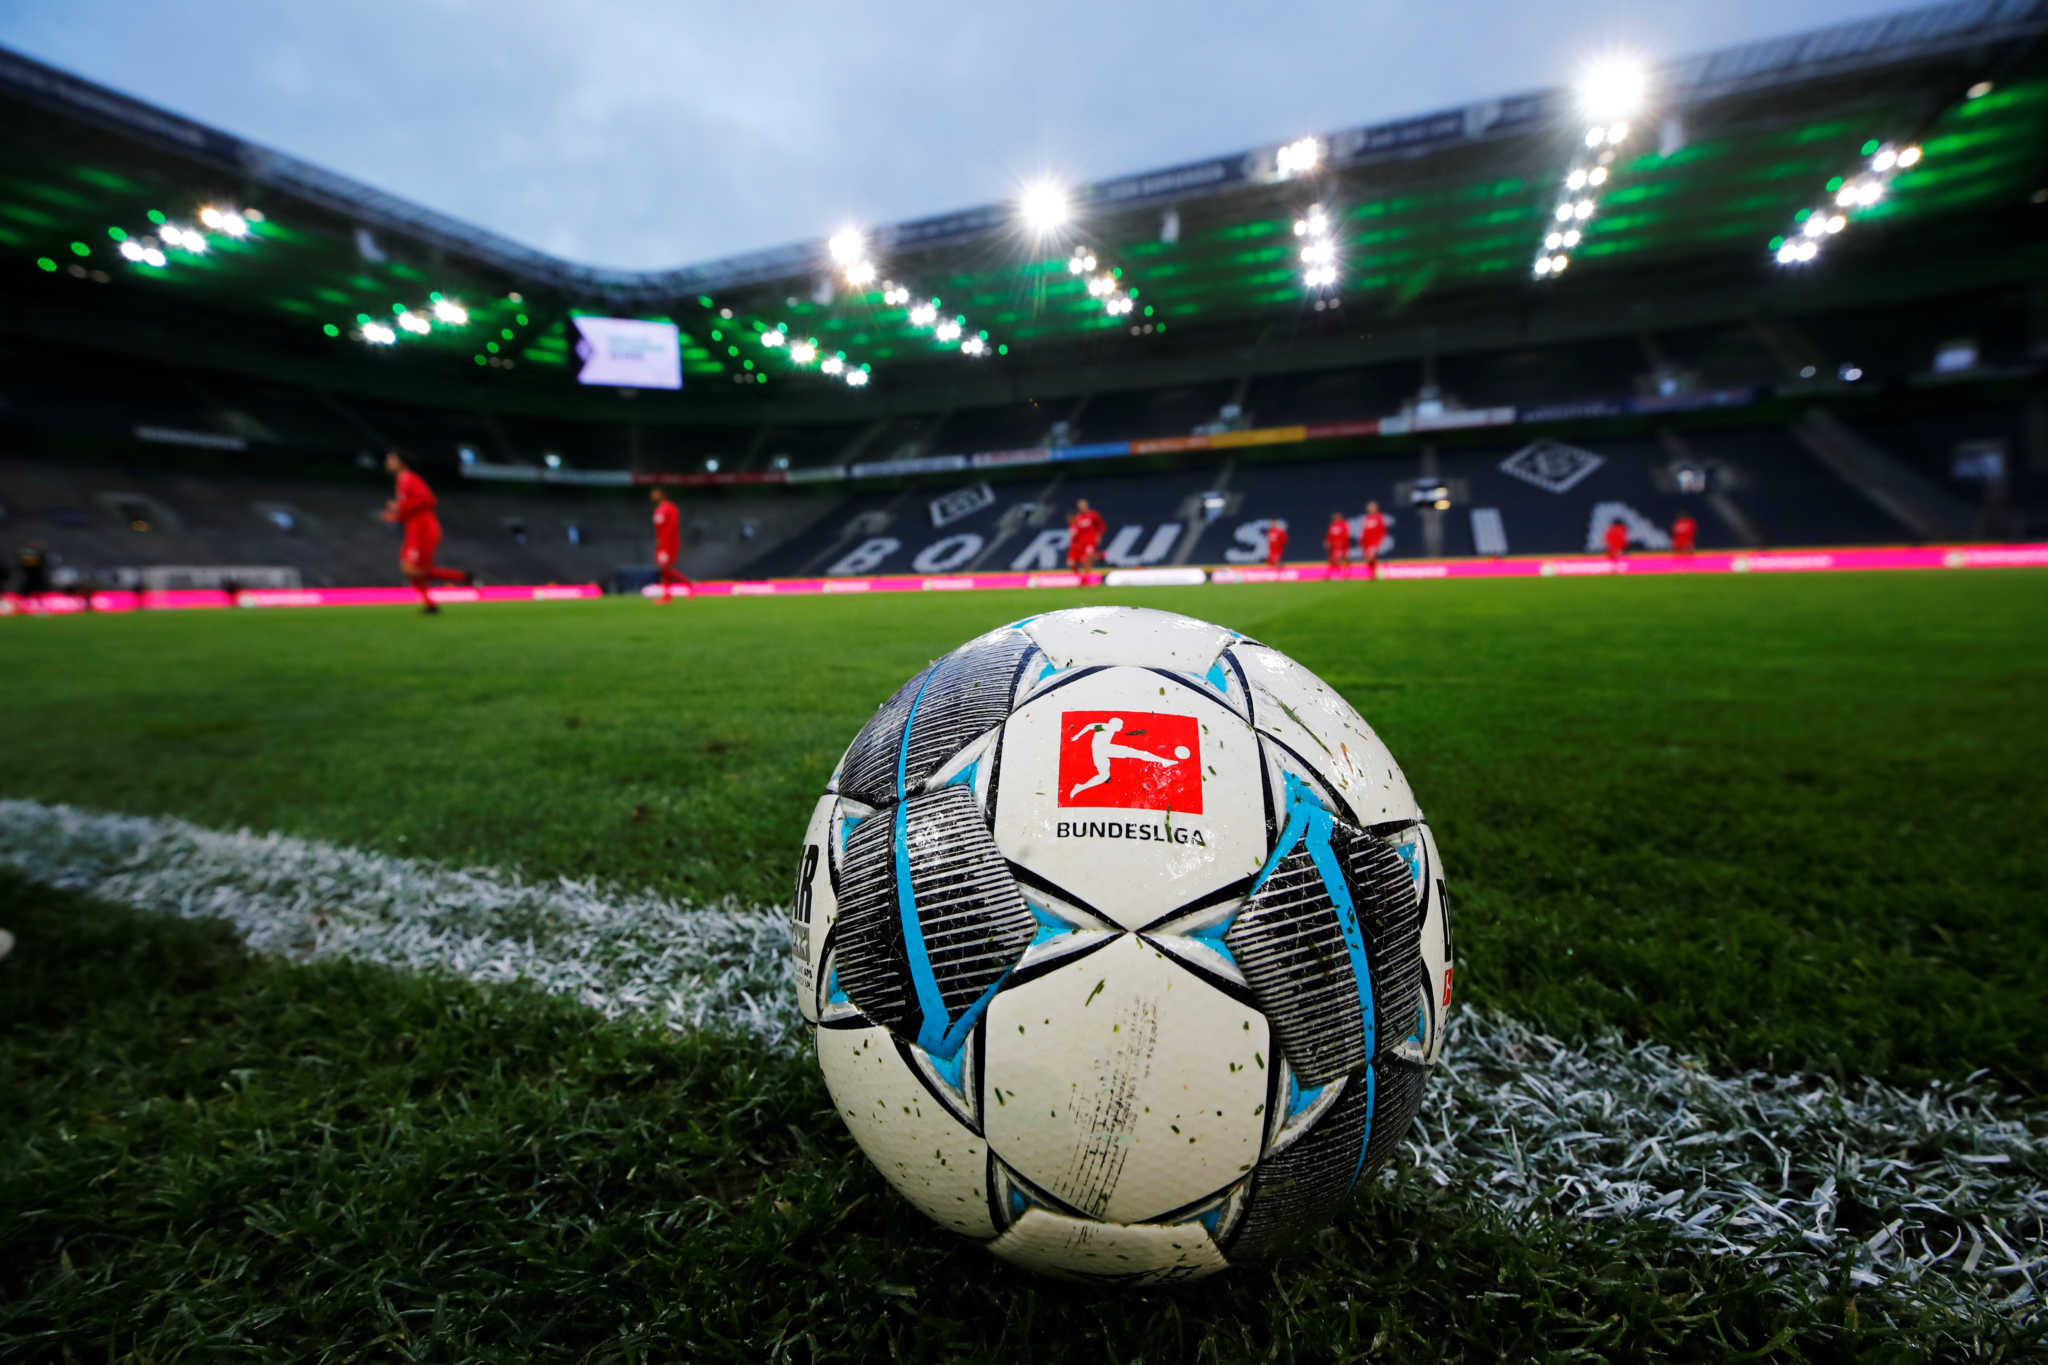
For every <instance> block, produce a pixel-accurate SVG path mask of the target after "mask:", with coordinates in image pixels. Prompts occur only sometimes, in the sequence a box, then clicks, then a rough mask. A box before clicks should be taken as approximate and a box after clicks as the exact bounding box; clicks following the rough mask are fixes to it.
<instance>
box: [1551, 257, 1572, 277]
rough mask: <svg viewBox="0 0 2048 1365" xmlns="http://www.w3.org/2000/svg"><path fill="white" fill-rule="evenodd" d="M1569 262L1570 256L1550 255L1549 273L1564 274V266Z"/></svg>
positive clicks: (1570, 260)
mask: <svg viewBox="0 0 2048 1365" xmlns="http://www.w3.org/2000/svg"><path fill="white" fill-rule="evenodd" d="M1571 263H1572V258H1571V257H1569V256H1552V257H1551V258H1550V273H1551V274H1553V275H1562V274H1564V268H1565V267H1566V266H1568V265H1570V264H1571Z"/></svg>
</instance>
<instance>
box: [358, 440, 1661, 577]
mask: <svg viewBox="0 0 2048 1365" xmlns="http://www.w3.org/2000/svg"><path fill="white" fill-rule="evenodd" d="M384 468H385V469H386V470H387V471H389V472H390V473H391V474H392V475H393V476H394V477H395V478H396V480H397V485H396V488H395V490H394V492H393V495H392V498H391V500H390V501H389V502H387V503H385V504H384V519H385V520H386V521H393V522H397V523H398V524H399V525H400V526H402V527H404V528H405V536H404V540H403V542H402V543H401V545H400V548H399V551H398V568H399V572H401V573H403V574H404V575H405V579H406V581H407V582H408V583H410V584H412V586H413V589H414V591H416V592H418V593H419V595H420V603H421V606H420V610H421V611H422V612H425V613H428V614H432V613H435V612H438V611H440V610H441V608H440V606H439V605H438V604H436V603H435V601H434V598H433V595H432V593H431V592H430V591H429V589H430V588H431V587H432V585H434V584H436V583H455V584H460V585H463V586H468V585H470V584H473V583H475V581H476V579H475V576H474V575H472V574H470V573H468V572H467V571H465V570H462V569H444V568H441V567H439V566H437V565H436V564H435V563H434V556H435V554H436V552H437V551H438V550H439V548H440V545H441V521H440V518H439V517H438V516H437V515H436V514H435V502H434V491H433V490H432V489H431V488H429V487H427V481H426V480H425V479H423V478H421V477H420V476H419V475H418V474H417V473H416V472H415V471H414V470H413V469H412V467H411V466H409V465H408V464H406V462H405V460H404V459H403V457H401V456H400V455H399V454H398V453H397V452H396V451H393V452H392V453H390V454H388V455H386V456H385V457H384ZM648 497H649V498H650V499H651V500H652V501H653V503H654V572H655V581H656V582H657V583H658V584H659V585H660V587H661V600H662V601H663V602H667V601H668V600H669V598H670V595H671V593H672V592H673V591H674V589H675V587H676V586H677V585H678V584H680V585H681V586H682V587H683V589H684V592H685V595H688V592H689V590H690V589H692V588H693V587H694V586H695V585H694V584H693V583H692V582H691V581H690V579H689V578H688V577H686V576H685V575H684V574H683V572H682V570H680V569H679V568H677V567H676V566H677V562H678V561H679V560H680V559H681V557H682V552H683V528H682V520H683V519H682V513H681V510H680V509H679V508H677V506H676V505H675V503H674V502H673V501H672V500H671V499H670V498H669V496H668V492H667V490H665V489H662V488H659V487H657V488H653V489H650V490H649V491H648ZM1106 529H1107V527H1106V525H1105V523H1104V522H1103V520H1102V514H1101V513H1100V512H1098V511H1096V510H1095V509H1094V508H1093V507H1091V506H1089V505H1088V499H1086V498H1082V499H1080V500H1079V501H1077V502H1076V503H1075V504H1074V515H1073V516H1071V517H1069V518H1068V519H1067V567H1068V568H1069V569H1072V570H1074V571H1075V572H1076V573H1079V574H1083V575H1087V574H1089V573H1092V572H1094V570H1095V568H1096V565H1097V563H1098V562H1099V561H1100V560H1101V558H1102V534H1103V532H1104V530H1106ZM1698 535H1699V524H1698V523H1697V522H1695V521H1694V520H1693V519H1692V518H1691V517H1690V516H1681V517H1679V518H1678V520H1677V521H1675V522H1673V523H1672V525H1671V548H1672V549H1673V550H1674V551H1676V552H1677V553H1679V554H1681V555H1690V554H1691V553H1692V550H1693V544H1694V542H1695V540H1696V539H1697V537H1698ZM1628 541H1629V530H1628V525H1627V523H1625V522H1620V521H1615V522H1611V523H1609V525H1608V527H1607V530H1606V532H1605V536H1604V542H1605V544H1606V547H1607V557H1608V558H1609V559H1611V560H1617V561H1618V560H1620V559H1621V557H1622V555H1623V554H1624V553H1625V552H1626V551H1627V549H1628ZM1386 543H1387V519H1386V517H1384V516H1382V515H1381V514H1380V505H1379V504H1378V503H1376V502H1368V503H1367V504H1366V505H1365V516H1364V518H1363V519H1362V520H1361V521H1360V523H1359V527H1358V538H1357V541H1356V544H1357V546H1358V551H1359V562H1360V563H1362V564H1364V565H1365V573H1366V577H1368V578H1378V577H1379V572H1380V551H1381V550H1382V549H1383V548H1384V547H1385V545H1386ZM1352 544H1353V540H1352V536H1351V522H1350V521H1349V520H1348V519H1347V518H1346V517H1345V515H1344V514H1343V513H1342V512H1332V513H1331V514H1330V526H1329V529H1328V530H1326V531H1325V532H1324V533H1323V547H1324V549H1326V550H1327V551H1328V552H1329V566H1330V568H1332V569H1334V570H1339V571H1346V570H1348V569H1349V568H1350V567H1351V562H1352V560H1351V549H1352ZM1286 553H1287V523H1286V522H1284V521H1281V520H1278V519H1275V520H1271V521H1268V522H1267V523H1266V564H1267V567H1269V568H1275V569H1277V568H1279V567H1280V561H1281V559H1282V558H1283V557H1284V556H1285V555H1286Z"/></svg>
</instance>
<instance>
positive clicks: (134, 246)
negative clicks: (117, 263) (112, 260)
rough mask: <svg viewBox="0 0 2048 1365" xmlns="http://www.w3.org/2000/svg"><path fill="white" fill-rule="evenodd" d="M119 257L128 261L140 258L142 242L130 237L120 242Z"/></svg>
mask: <svg viewBox="0 0 2048 1365" xmlns="http://www.w3.org/2000/svg"><path fill="white" fill-rule="evenodd" d="M121 257H122V259H123V260H129V261H139V260H141V259H142V243H140V242H138V241H136V240H134V239H133V238H130V239H129V240H127V241H125V242H123V243H121Z"/></svg>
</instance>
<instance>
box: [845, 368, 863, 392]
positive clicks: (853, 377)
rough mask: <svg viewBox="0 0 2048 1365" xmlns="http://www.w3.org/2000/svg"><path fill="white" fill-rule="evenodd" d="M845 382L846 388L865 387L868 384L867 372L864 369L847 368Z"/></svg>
mask: <svg viewBox="0 0 2048 1365" xmlns="http://www.w3.org/2000/svg"><path fill="white" fill-rule="evenodd" d="M846 384H847V387H848V388H854V389H864V388H866V387H867V386H868V372H867V371H866V370H848V371H847V372H846Z"/></svg>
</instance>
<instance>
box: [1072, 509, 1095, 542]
mask: <svg viewBox="0 0 2048 1365" xmlns="http://www.w3.org/2000/svg"><path fill="white" fill-rule="evenodd" d="M1067 535H1068V538H1069V539H1071V540H1072V541H1074V542H1075V543H1076V544H1081V543H1084V542H1085V543H1087V544H1093V543H1094V542H1096V541H1098V540H1100V539H1102V513H1100V512H1098V511H1096V510H1095V509H1094V508H1092V507H1091V508H1089V509H1088V510H1087V511H1085V512H1076V513H1074V516H1073V519H1072V520H1071V521H1069V522H1068V523H1067Z"/></svg>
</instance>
